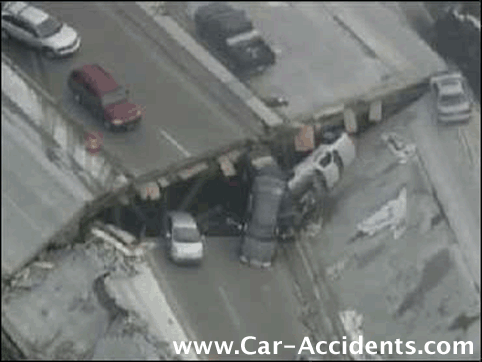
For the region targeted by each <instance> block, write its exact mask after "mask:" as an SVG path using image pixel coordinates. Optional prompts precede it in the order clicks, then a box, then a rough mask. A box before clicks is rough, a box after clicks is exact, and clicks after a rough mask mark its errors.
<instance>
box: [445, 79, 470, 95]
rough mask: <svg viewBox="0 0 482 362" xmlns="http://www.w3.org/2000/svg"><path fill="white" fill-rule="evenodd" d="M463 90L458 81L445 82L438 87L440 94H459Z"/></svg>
mask: <svg viewBox="0 0 482 362" xmlns="http://www.w3.org/2000/svg"><path fill="white" fill-rule="evenodd" d="M463 92H464V90H463V88H462V84H461V83H460V82H456V83H446V84H445V85H443V84H441V87H440V94H444V95H449V94H460V93H463Z"/></svg>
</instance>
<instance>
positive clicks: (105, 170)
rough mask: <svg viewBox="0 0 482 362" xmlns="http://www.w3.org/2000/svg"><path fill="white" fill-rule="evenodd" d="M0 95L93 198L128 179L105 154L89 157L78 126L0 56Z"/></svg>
mask: <svg viewBox="0 0 482 362" xmlns="http://www.w3.org/2000/svg"><path fill="white" fill-rule="evenodd" d="M2 95H4V96H6V97H7V98H8V99H9V100H10V101H11V102H12V103H13V104H15V105H16V106H18V108H19V110H20V111H21V112H22V113H23V114H24V115H25V116H26V118H27V119H28V120H29V121H30V122H31V124H32V126H33V127H34V128H35V129H36V130H37V131H38V132H39V134H40V135H41V136H42V140H43V142H44V144H45V146H46V152H49V153H50V154H54V155H55V157H56V158H58V159H60V160H61V162H62V163H63V164H64V166H67V167H68V168H70V169H72V170H75V171H76V174H77V176H78V177H79V178H80V179H81V180H82V181H83V182H84V184H85V185H86V186H87V188H88V189H89V190H90V191H92V193H93V194H94V195H99V194H102V193H104V192H106V191H109V190H111V189H112V188H115V187H118V186H119V185H122V184H125V183H127V182H128V180H129V179H131V178H132V175H131V174H130V173H129V172H128V171H127V169H125V168H124V167H123V166H122V163H121V162H120V161H118V160H117V159H116V158H115V157H114V156H113V155H111V154H109V153H107V152H106V151H105V150H102V149H101V150H100V151H99V152H97V153H95V154H93V153H89V152H88V150H87V147H86V142H85V135H86V132H87V130H86V129H84V127H83V125H82V123H81V122H79V121H77V120H75V119H74V118H72V117H71V116H69V115H68V114H66V113H65V112H64V111H63V109H62V107H61V105H60V104H59V103H58V102H57V101H56V100H55V99H54V98H53V97H52V96H51V95H49V94H48V93H47V92H45V91H44V90H43V89H42V88H41V87H40V86H39V85H38V84H37V83H36V82H35V81H34V80H33V79H31V78H30V77H29V76H27V75H26V74H25V73H24V72H23V71H22V70H20V69H19V68H18V67H17V66H16V65H15V64H14V63H13V62H12V61H11V60H10V59H9V58H8V57H7V56H5V55H4V54H3V53H2Z"/></svg>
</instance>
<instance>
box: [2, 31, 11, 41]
mask: <svg viewBox="0 0 482 362" xmlns="http://www.w3.org/2000/svg"><path fill="white" fill-rule="evenodd" d="M8 38H10V34H8V33H7V31H6V30H4V29H2V39H3V40H7V39H8Z"/></svg>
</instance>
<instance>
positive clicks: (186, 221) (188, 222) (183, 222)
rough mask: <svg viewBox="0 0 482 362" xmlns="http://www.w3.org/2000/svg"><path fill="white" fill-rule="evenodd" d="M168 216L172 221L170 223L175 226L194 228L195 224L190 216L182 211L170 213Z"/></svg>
mask: <svg viewBox="0 0 482 362" xmlns="http://www.w3.org/2000/svg"><path fill="white" fill-rule="evenodd" d="M168 214H169V216H170V217H171V219H172V223H173V224H174V225H176V226H189V227H196V228H197V224H196V221H195V220H194V218H193V217H192V215H191V214H189V213H187V212H184V211H170V212H169V213H168Z"/></svg>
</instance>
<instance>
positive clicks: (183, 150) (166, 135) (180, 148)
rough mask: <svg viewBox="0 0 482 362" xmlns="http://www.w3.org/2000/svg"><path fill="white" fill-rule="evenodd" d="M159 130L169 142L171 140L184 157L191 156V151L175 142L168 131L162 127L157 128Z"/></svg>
mask: <svg viewBox="0 0 482 362" xmlns="http://www.w3.org/2000/svg"><path fill="white" fill-rule="evenodd" d="M159 132H161V133H162V135H163V136H164V137H166V138H167V140H168V141H169V142H171V143H172V144H173V145H174V146H176V148H177V149H178V150H179V151H180V152H181V153H182V154H183V155H184V156H186V157H191V153H189V151H188V150H186V149H185V148H184V147H183V146H182V145H181V144H180V143H179V142H177V141H176V140H175V139H174V138H173V137H172V136H171V135H170V134H169V133H167V132H166V131H164V130H163V129H159Z"/></svg>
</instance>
